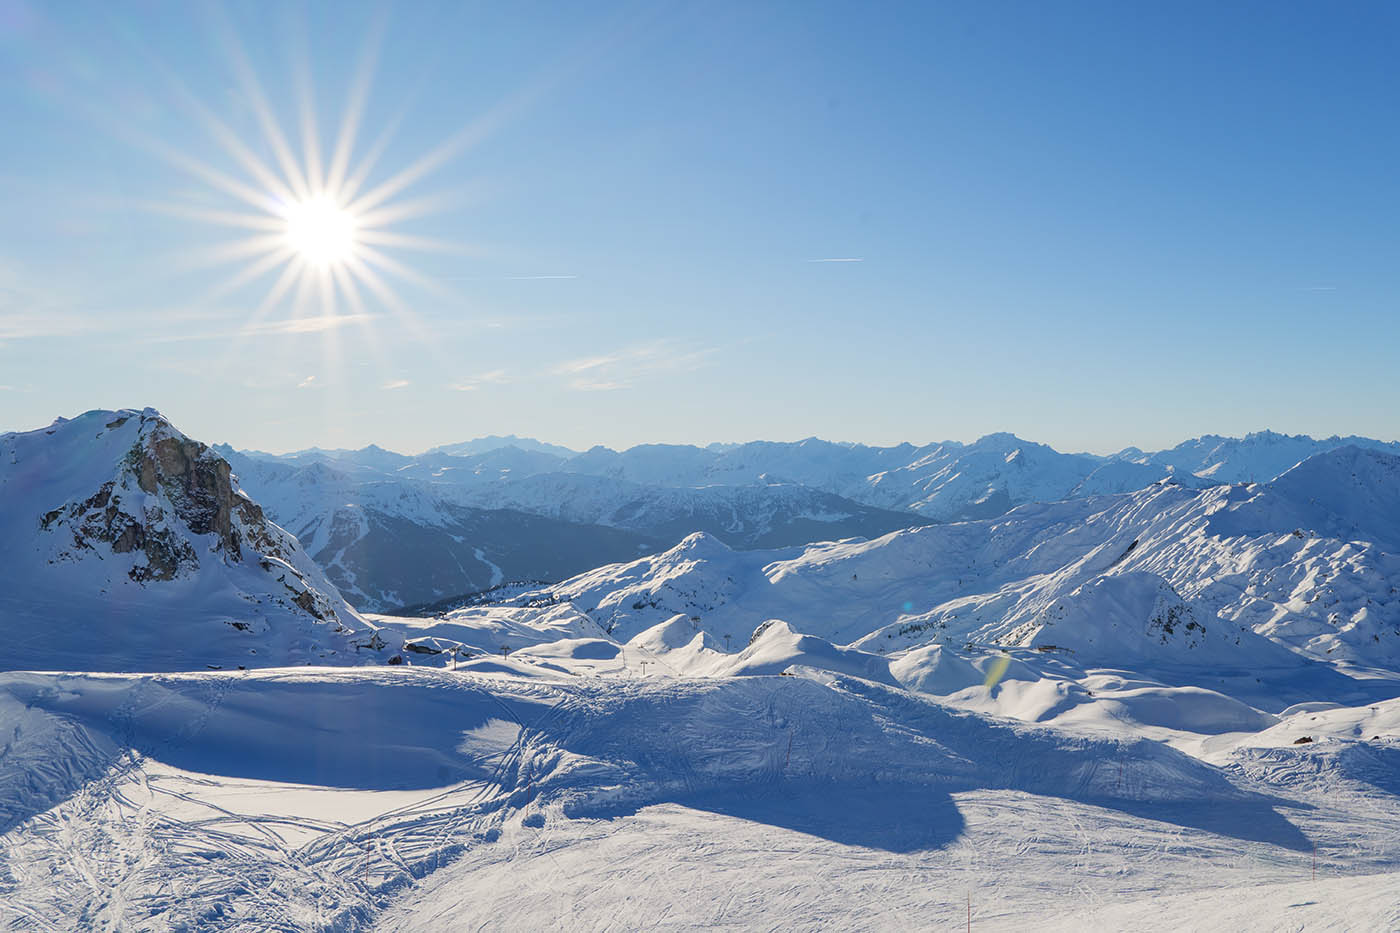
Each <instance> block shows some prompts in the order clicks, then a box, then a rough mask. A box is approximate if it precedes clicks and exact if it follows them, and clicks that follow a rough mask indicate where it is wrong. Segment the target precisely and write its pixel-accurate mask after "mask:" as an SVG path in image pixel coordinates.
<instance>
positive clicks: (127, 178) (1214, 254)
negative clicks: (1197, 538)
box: [0, 0, 1400, 452]
mask: <svg viewBox="0 0 1400 933" xmlns="http://www.w3.org/2000/svg"><path fill="white" fill-rule="evenodd" d="M374 37H379V41H378V42H377V43H376V42H375V41H374ZM1397 41H1400V8H1397V7H1395V6H1393V5H1390V4H1383V3H1374V4H1367V3H1354V4H1346V5H1325V4H1304V3H1282V4H1280V3H1257V4H1247V3H1245V4H1216V3H1171V4H1156V5H1149V4H1122V3H1075V2H1066V3H1057V4H1039V3H995V2H976V3H971V2H969V3H961V4H951V3H914V4H907V5H906V4H895V3H890V4H860V3H850V4H818V3H792V4H754V3H734V4H725V3H690V4H643V3H635V4H622V5H608V4H604V3H577V4H568V3H512V4H477V5H467V4H457V3H444V4H436V5H434V4H427V3H422V4H397V5H393V6H392V7H390V6H388V5H378V6H376V5H357V4H353V3H335V4H330V3H326V4H313V5H310V6H305V7H296V6H289V5H283V4H273V3H263V4H258V3H246V4H229V5H227V6H221V5H218V4H208V5H203V6H201V5H199V4H184V3H168V4H166V3H151V2H143V3H92V4H83V3H64V4H38V3H31V2H27V0H0V126H3V127H4V136H5V143H4V145H3V147H0V205H3V207H2V208H0V210H2V211H3V214H0V217H3V220H4V223H0V387H2V388H0V430H4V429H11V428H13V429H25V428H32V427H36V426H39V425H42V424H46V423H47V422H49V421H50V420H52V419H53V418H54V417H55V416H58V415H70V416H71V415H73V414H75V413H77V412H80V411H83V410H86V409H89V408H94V407H125V406H144V405H152V406H155V407H158V408H160V409H161V410H163V411H164V412H166V413H167V414H168V415H169V416H170V417H171V418H172V419H173V420H174V421H175V423H176V424H177V425H179V426H180V427H181V428H182V429H184V430H185V431H186V432H187V433H190V434H192V435H194V436H196V437H199V438H201V439H203V440H207V441H211V442H213V441H225V440H226V441H229V442H232V443H234V444H235V445H237V446H245V447H257V448H262V449H268V450H285V449H292V448H298V447H305V446H311V445H320V446H361V445H363V444H366V443H370V442H376V443H379V444H381V445H383V446H387V447H392V448H396V449H402V450H418V449H422V448H425V447H428V446H431V445H433V444H437V443H443V442H448V441H453V440H459V439H463V438H466V437H471V436H476V435H480V434H488V433H517V434H527V435H533V436H538V437H540V438H542V439H547V440H551V441H555V442H558V443H564V444H568V445H570V446H574V447H587V446H589V445H591V444H594V443H603V444H608V445H610V446H615V447H618V446H627V445H630V444H635V443H642V442H649V441H664V442H699V443H704V442H709V441H716V440H726V441H729V440H747V439H753V438H771V439H796V438H801V437H805V436H809V435H819V436H822V437H827V438H831V439H837V440H857V441H865V442H869V443H893V442H898V441H901V440H910V441H914V442H924V441H929V440H939V439H945V438H952V439H961V440H970V439H973V438H975V437H977V436H979V435H981V434H984V433H988V432H991V431H997V430H1011V431H1015V432H1016V433H1018V434H1021V435H1022V436H1025V437H1029V438H1032V439H1034V440H1039V441H1043V442H1046V443H1050V444H1053V445H1054V446H1057V447H1060V448H1062V449H1087V450H1094V451H1099V452H1106V451H1111V450H1116V449H1118V448H1120V447H1123V446H1125V445H1128V444H1135V445H1138V446H1142V447H1158V446H1166V445H1170V444H1173V443H1175V442H1177V441H1179V440H1181V439H1183V438H1185V437H1187V436H1192V435H1197V434H1201V433H1210V432H1213V433H1230V434H1239V433H1244V432H1247V431H1250V430H1258V429H1261V428H1265V427H1268V428H1272V429H1275V430H1282V431H1288V432H1308V433H1313V434H1331V433H1342V434H1346V433H1359V434H1368V435H1372V436H1378V437H1382V438H1386V439H1394V438H1396V437H1397V436H1400V407H1397V406H1396V405H1395V400H1396V399H1397V398H1400V368H1397V367H1396V366H1395V365H1394V361H1395V360H1396V359H1400V323H1397V316H1396V307H1395V303H1396V302H1395V299H1396V296H1397V294H1400V290H1397V285H1400V262H1398V261H1397V259H1396V253H1397V247H1400V237H1398V236H1397V218H1400V188H1398V187H1397V186H1396V185H1395V183H1394V170H1395V169H1394V167H1395V166H1396V165H1397V164H1400V130H1398V129H1397V124H1396V120H1395V105H1394V92H1393V85H1394V70H1395V69H1394V49H1395V47H1396V45H1397ZM374 48H377V57H376V59H375V67H374V68H373V70H372V71H370V70H368V69H366V68H364V67H363V62H365V60H366V49H374ZM239 49H241V50H242V54H243V55H245V56H246V60H247V62H248V66H249V71H250V72H251V73H252V74H253V75H255V79H256V84H257V85H258V86H259V87H261V89H262V92H263V93H264V95H265V97H266V99H267V100H268V102H269V105H270V108H271V109H272V110H273V111H274V112H275V117H276V119H277V121H278V123H279V125H280V126H281V127H282V131H283V132H284V133H286V134H287V136H288V137H289V139H290V141H291V146H292V148H293V149H294V150H296V151H295V154H294V155H295V161H296V163H297V164H298V165H304V164H305V159H306V153H305V152H304V151H303V148H302V146H301V145H300V142H301V140H300V134H299V131H298V125H299V120H300V114H301V104H300V102H301V100H302V99H303V98H302V96H301V90H300V89H301V88H302V87H305V86H309V87H310V88H311V89H312V93H311V95H310V105H309V107H307V108H306V109H307V112H309V113H311V114H312V115H313V117H312V119H313V122H314V124H315V128H316V136H317V138H318V139H319V140H320V146H321V148H322V150H323V156H326V157H328V156H329V153H330V150H331V149H332V148H333V144H334V141H335V138H336V135H337V131H338V129H339V127H340V126H341V125H342V115H343V113H344V109H345V105H346V101H347V97H348V96H349V95H350V93H351V90H352V88H353V86H354V84H355V79H356V76H357V75H361V74H363V75H367V76H372V77H370V78H369V81H368V85H367V87H368V93H367V96H366V98H365V101H366V103H365V107H364V111H363V117H362V120H361V123H360V126H359V132H358V134H357V135H356V137H355V145H354V147H353V148H352V149H351V160H350V162H351V165H352V166H354V165H359V164H362V162H363V158H364V156H365V155H366V153H368V152H369V151H370V150H371V149H372V148H373V147H374V145H375V143H376V141H377V140H380V139H381V138H382V139H385V140H387V142H385V143H384V145H383V147H382V152H381V154H380V155H379V157H378V159H377V161H375V162H374V163H373V167H372V169H371V171H370V172H369V174H368V176H367V178H366V189H372V188H374V187H375V186H376V185H377V184H379V183H382V182H384V181H387V180H390V179H392V178H394V176H395V175H396V174H398V173H399V172H401V171H402V170H404V169H406V168H408V167H410V166H413V165H415V164H416V163H419V161H420V160H421V159H423V157H424V156H426V155H430V154H433V153H443V150H442V149H441V147H442V146H443V144H444V143H446V142H449V141H452V140H454V139H455V140H456V141H457V145H456V146H455V148H453V149H452V150H451V151H450V152H446V153H443V154H444V155H445V156H446V157H445V158H443V159H442V160H440V163H441V164H436V165H434V166H432V171H429V172H426V173H424V174H423V175H422V176H421V177H417V178H415V179H414V180H413V183H412V184H410V185H408V186H407V187H405V188H404V189H403V190H402V191H399V192H396V193H395V194H394V196H393V197H392V198H390V199H389V201H388V203H391V204H398V205H401V206H402V207H403V208H404V210H405V212H411V211H413V210H415V209H417V208H422V207H425V206H426V207H433V208H435V210H433V211H432V212H431V213H425V214H419V215H416V216H406V217H404V218H402V219H400V220H398V221H396V222H394V223H393V224H392V230H393V232H394V233H396V234H399V235H403V236H412V237H417V238H422V239H431V240H432V241H433V242H434V243H435V244H436V247H435V248H434V249H433V250H431V251H422V250H418V249H409V248H400V247H397V246H395V247H389V246H385V247H384V248H383V252H384V253H387V254H389V255H390V257H391V258H393V259H395V260H397V261H398V262H399V263H401V264H402V265H403V266H404V267H406V268H407V270H408V272H407V277H402V278H393V277H389V278H388V279H386V281H387V282H388V284H389V285H390V286H391V288H392V294H393V299H392V300H382V299H380V298H378V297H376V296H375V295H373V294H369V293H365V294H364V295H363V300H362V303H361V305H360V306H359V307H358V309H355V308H351V307H349V306H348V304H347V303H346V302H345V301H344V300H343V297H344V296H341V297H340V298H338V299H337V301H336V304H335V305H333V306H332V307H331V308H330V309H329V311H327V310H326V309H325V308H323V307H321V306H319V305H318V306H316V307H310V306H309V303H308V302H305V301H304V302H301V303H297V302H295V301H294V300H292V299H293V298H294V296H293V295H288V296H286V297H284V299H283V300H282V301H281V302H279V303H278V304H276V305H275V306H272V307H270V308H263V309H262V310H261V311H259V306H260V305H263V304H264V299H265V298H266V297H267V295H268V293H269V292H270V291H271V290H272V288H273V285H274V282H275V280H276V278H277V275H278V270H277V269H270V270H269V271H267V272H266V273H265V274H263V275H260V276H257V277H254V278H252V279H251V280H250V281H247V282H245V283H244V284H243V285H242V286H240V287H238V288H235V289H232V290H230V289H227V288H224V289H222V290H221V289H220V285H221V283H225V282H227V281H228V280H229V279H230V277H232V276H235V275H237V274H238V273H239V271H240V269H244V268H247V267H248V266H249V264H250V262H251V261H252V260H251V259H250V258H243V259H241V260H240V261H235V262H227V263H224V264H221V265H209V264H208V254H209V253H210V251H211V250H217V249H219V248H221V247H227V245H228V244H230V243H232V242H234V241H236V240H237V239H239V238H240V237H244V236H246V235H247V231H241V230H237V229H233V228H229V227H226V226H221V225H218V224H215V223H212V222H211V221H210V220H209V219H208V218H207V216H205V215H207V214H208V213H209V212H211V211H219V212H225V213H227V212H233V211H244V212H246V211H247V210H248V205H246V204H242V203H240V202H239V200H238V199H237V198H235V197H233V196H231V195H229V194H228V193H226V192H224V191H221V190H220V189H219V188H218V187H216V186H215V185H213V184H211V183H209V182H208V180H207V178H205V177H201V175H200V170H201V168H200V167H202V168H203V170H205V171H206V173H207V170H213V171H216V172H218V173H221V174H222V175H223V176H229V177H234V178H237V179H239V180H240V181H241V182H243V183H246V184H248V185H250V186H252V187H253V188H258V187H259V186H258V182H257V180H256V179H254V178H253V177H252V176H250V174H249V173H248V172H247V171H246V170H245V167H244V166H242V165H240V163H239V161H238V160H237V159H236V158H235V157H234V155H233V154H232V153H231V151H230V148H229V146H228V145H227V144H226V142H221V141H220V140H219V138H218V137H217V135H216V134H215V133H211V132H210V131H209V128H208V125H207V123H206V122H204V121H203V120H202V118H201V117H200V113H201V112H204V113H207V114H212V115H214V117H215V118H216V119H217V120H218V121H219V122H220V123H221V124H222V125H223V126H224V127H225V128H226V130H227V131H228V133H229V134H230V135H231V136H232V137H234V138H236V139H238V140H240V141H242V144H243V145H245V146H246V147H247V149H248V150H249V151H250V152H251V153H252V154H253V155H254V156H256V157H257V158H258V159H260V160H262V161H263V162H265V163H266V164H268V165H269V166H272V167H273V168H274V173H275V172H276V165H277V160H276V150H275V147H274V146H273V145H272V144H271V143H270V142H269V137H268V134H267V132H266V129H265V127H264V126H263V125H262V124H260V122H259V120H258V118H257V107H256V100H255V95H254V94H253V93H252V92H251V91H250V90H249V87H250V85H249V84H248V82H247V81H246V80H243V79H240V76H239V70H238V68H237V65H236V62H237V61H238V55H239V54H240V53H239V51H238V50H239ZM299 75H304V76H306V79H307V80H299V77H298V76H299ZM323 161H324V160H323ZM181 166H184V167H183V168H182V167H181ZM192 167H193V168H192ZM832 259H841V260H859V261H845V262H825V261H819V260H832ZM201 260H203V262H201Z"/></svg>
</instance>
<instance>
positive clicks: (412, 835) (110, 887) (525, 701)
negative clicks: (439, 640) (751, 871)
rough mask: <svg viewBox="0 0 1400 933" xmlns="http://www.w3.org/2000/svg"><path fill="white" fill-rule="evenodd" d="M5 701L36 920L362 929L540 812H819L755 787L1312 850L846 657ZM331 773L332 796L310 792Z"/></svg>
mask: <svg viewBox="0 0 1400 933" xmlns="http://www.w3.org/2000/svg"><path fill="white" fill-rule="evenodd" d="M0 703H3V704H5V708H6V709H11V708H14V707H15V706H18V707H21V708H23V709H25V710H26V712H25V714H24V719H23V720H22V725H23V726H24V728H23V729H21V730H20V731H19V732H18V734H17V735H16V736H15V737H14V738H13V739H12V740H11V741H10V742H9V743H8V745H7V747H6V754H5V756H4V758H0V762H7V763H9V764H8V765H7V767H6V768H5V769H3V770H0V778H2V779H3V783H0V813H3V814H5V822H4V824H3V825H0V830H3V831H5V835H4V837H3V839H4V841H5V846H4V848H3V850H0V852H3V861H2V862H0V922H3V923H4V924H6V926H8V927H9V928H12V929H31V928H43V929H50V930H51V929H80V928H84V927H86V926H88V925H91V924H98V925H103V926H110V927H113V928H117V929H125V928H136V927H139V928H145V929H181V928H192V927H197V928H199V929H239V928H242V927H243V926H245V925H246V924H248V923H249V922H251V921H252V920H253V919H254V918H256V919H257V920H258V921H259V922H261V923H263V924H264V925H265V928H268V929H274V930H282V929H287V930H290V929H350V928H358V927H361V926H364V925H366V923H367V921H368V919H369V918H370V917H371V916H372V915H373V914H374V913H375V912H376V911H377V910H378V909H379V908H381V907H383V906H386V905H387V904H389V903H390V900H389V899H390V897H391V896H393V895H395V894H397V893H398V892H400V891H401V890H403V889H404V887H405V886H409V885H412V884H414V883H415V881H416V880H417V879H419V878H422V877H424V876H425V875H427V874H429V873H431V872H433V871H436V870H439V869H441V868H442V867H443V866H445V865H447V864H450V863H451V862H453V861H455V860H458V859H466V860H470V859H472V858H473V857H475V856H474V852H475V851H476V850H477V849H483V848H489V847H490V846H492V845H493V844H495V840H498V839H500V838H501V836H502V834H503V833H511V832H518V831H520V828H521V827H524V828H528V827H540V826H547V825H548V826H555V827H556V828H558V827H561V826H563V825H566V824H568V823H571V822H574V821H585V823H588V822H590V821H596V820H599V819H603V820H616V819H618V818H620V817H623V816H625V815H627V814H632V813H636V812H637V811H638V810H639V809H641V808H646V807H654V806H656V805H658V804H662V803H674V804H679V805H682V806H687V807H691V808H693V809H696V810H702V811H711V812H715V813H719V814H731V815H736V816H740V817H742V818H745V819H750V820H760V821H762V820H766V819H772V820H774V823H775V825H776V826H783V825H785V824H789V823H790V820H791V819H792V818H793V817H795V816H796V817H800V816H801V815H800V814H795V813H793V812H791V811H787V812H785V811H784V810H783V809H782V808H781V807H780V808H776V809H773V808H769V807H767V806H766V805H759V806H755V805H754V804H755V801H761V800H762V799H764V795H766V794H776V795H779V797H781V796H782V795H792V794H796V795H798V796H799V797H801V798H803V799H811V800H816V799H822V800H826V801H827V802H828V805H830V806H832V807H835V808H837V809H838V810H839V808H841V807H843V806H856V807H858V808H862V810H863V812H865V814H866V815H867V816H868V817H872V819H871V820H869V821H867V822H865V823H864V824H861V825H853V824H849V823H843V822H842V821H841V820H839V819H832V820H825V818H823V817H822V815H821V814H820V813H819V812H818V813H812V814H809V815H808V816H807V817H805V818H799V819H798V821H797V824H796V825H789V828H791V829H796V830H798V831H800V832H807V833H810V834H812V835H815V836H818V837H825V838H829V839H832V841H835V842H838V843H840V844H843V845H854V846H857V847H860V848H863V849H875V850H884V851H888V852H893V853H899V852H914V851H923V852H928V851H936V850H938V849H941V848H945V847H948V846H951V845H954V844H955V843H956V841H957V839H958V837H959V836H960V835H961V834H962V833H963V831H964V820H963V818H962V817H961V816H960V814H959V811H958V806H957V804H956V802H955V801H954V800H953V799H952V798H951V797H950V795H951V794H955V793H959V792H966V791H969V790H974V789H983V790H986V789H1002V790H1014V791H1017V792H1021V793H1029V794H1035V795H1042V796H1049V797H1058V798H1063V799H1066V800H1073V801H1083V802H1092V803H1093V805H1095V806H1098V807H1105V808H1108V809H1110V810H1117V811H1120V812H1122V813H1123V814H1125V815H1127V816H1130V817H1133V816H1135V815H1136V814H1139V813H1142V812H1143V811H1144V810H1146V809H1148V808H1150V807H1152V806H1158V805H1163V806H1167V807H1168V809H1170V807H1172V806H1178V805H1179V806H1180V807H1182V808H1184V809H1181V810H1180V812H1179V813H1178V814H1177V815H1176V817H1174V818H1175V819H1178V820H1179V821H1180V825H1182V826H1185V827H1190V828H1192V829H1194V830H1199V831H1204V832H1208V833H1221V834H1224V835H1227V836H1231V837H1236V838H1239V839H1241V840H1245V841H1249V842H1258V843H1264V844H1267V845H1270V846H1281V847H1283V848H1284V849H1292V850H1300V849H1302V848H1305V847H1306V845H1307V842H1306V840H1305V838H1304V837H1303V835H1302V834H1301V833H1300V832H1299V831H1298V829H1297V828H1296V827H1294V826H1293V824H1292V823H1290V822H1289V820H1288V818H1287V817H1286V816H1285V815H1283V814H1282V813H1280V812H1279V811H1278V810H1277V809H1276V807H1277V806H1278V804H1277V802H1276V801H1273V800H1271V799H1269V798H1268V797H1265V796H1261V795H1259V794H1257V793H1254V792H1252V791H1248V790H1242V789H1240V788H1238V787H1236V786H1235V784H1234V783H1232V781H1231V779H1230V778H1229V776H1228V774H1227V773H1226V772H1224V771H1221V770H1219V769H1216V768H1214V767H1212V766H1210V765H1206V764H1203V763H1201V762H1198V761H1196V760H1193V759H1191V758H1189V757H1187V756H1185V755H1183V754H1180V753H1178V752H1175V751H1173V750H1171V749H1169V748H1167V747H1165V746H1163V745H1160V744H1159V743H1156V742H1151V741H1147V740H1142V739H1139V740H1123V739H1110V738H1092V737H1087V736H1077V737H1076V736H1071V735H1067V734H1064V733H1060V732H1056V731H1052V730H1042V729H1037V728H1033V727H1026V726H1019V725H1014V724H1009V723H1004V722H996V721H992V720H988V719H985V718H983V717H980V716H977V715H974V714H969V713H959V712H955V711H951V710H949V709H946V708H944V707H942V706H940V705H938V704H936V703H932V702H928V701H925V700H921V699H917V698H915V697H913V696H911V695H909V694H906V693H903V692H902V691H898V690H890V689H888V688H884V687H880V686H878V685H875V684H872V683H870V682H868V681H863V680H854V679H843V678H839V677H836V678H827V679H826V680H825V682H819V681H817V680H811V679H807V678H804V677H748V678H734V679H719V680H702V681H685V680H645V681H635V680H634V681H611V682H599V681H591V682H590V681H586V680H585V681H575V682H572V683H569V684H558V685H551V684H543V683H539V682H533V683H532V682H525V681H520V680H515V679H510V678H499V677H478V676H473V675H464V674H456V675H454V674H449V673H438V674H431V673H427V672H411V671H405V672H402V673H397V672H392V671H385V670H380V671H377V672H369V671H342V672H332V671H327V670H312V671H306V672H300V673H293V672H275V671H268V672H248V673H246V674H204V675H164V676H144V677H131V676H125V677H114V676H107V677H94V676H91V675H37V674H11V675H4V676H0ZM45 760H49V761H54V760H57V761H61V762H62V763H63V767H64V768H65V774H66V776H67V777H66V779H65V780H63V781H59V782H55V783H54V784H53V785H52V791H51V793H50V795H49V796H48V797H44V796H42V795H36V794H35V793H34V791H33V788H32V787H31V786H30V784H29V782H27V781H26V780H25V779H24V777H23V774H24V772H23V771H21V770H20V768H19V767H17V765H18V766H31V767H32V766H33V765H34V764H35V763H37V762H41V761H45ZM239 787H247V788H250V789H252V788H260V790H257V791H256V792H255V793H254V795H253V796H251V797H248V796H246V794H245V795H243V796H240V794H241V793H242V792H235V791H236V790H237V788H239ZM314 788H323V789H326V790H324V791H322V792H321V796H322V797H324V798H325V799H326V801H329V802H328V803H323V804H321V805H319V806H317V807H311V808H310V811H311V812H303V813H299V812H297V811H296V810H295V809H291V810H289V806H290V807H295V803H294V801H296V800H306V799H309V798H308V795H312V794H314V793H315V791H314ZM230 789H232V791H231V790H230ZM329 789H335V793H334V794H332V795H330V796H327V794H328V793H329ZM374 795H379V797H378V799H379V800H381V801H382V802H381V803H375V802H374V800H375V799H376V798H375V796H374ZM54 797H57V798H58V799H54ZM282 797H286V798H287V800H286V801H284V800H282V799H281V798H282ZM882 799H884V800H887V801H896V802H900V804H901V805H904V804H913V803H916V802H917V806H918V807H919V810H920V811H921V812H920V813H906V814H901V815H896V814H895V813H893V812H890V811H888V810H883V809H881V808H880V807H879V806H878V805H876V803H875V802H876V801H879V800H882ZM240 801H241V802H240ZM288 801H293V802H292V803H289V802H288ZM334 801H342V802H341V803H339V804H335V803H334ZM1173 802H1177V803H1176V804H1173ZM259 806H261V807H264V808H266V809H264V810H259V809H254V808H256V807H259ZM336 806H339V807H341V808H342V810H341V811H337V810H336ZM366 807H368V808H369V812H368V814H367V815H365V816H363V817H361V818H360V819H354V818H352V816H351V811H355V810H356V809H357V808H358V809H359V810H360V811H361V812H363V810H364V808H366ZM1222 808H1228V810H1229V811H1232V812H1234V813H1235V814H1236V816H1235V817H1234V818H1226V817H1224V816H1223V815H1222V814H1223V813H1225V812H1226V810H1225V809H1222ZM463 893H464V895H467V894H468V892H463ZM468 896H469V895H468ZM39 918H46V920H44V921H42V922H39V923H38V924H37V925H36V920H38V919H39ZM45 922H46V923H48V924H49V925H47V926H44V925H43V923H45ZM507 925H509V924H507Z"/></svg>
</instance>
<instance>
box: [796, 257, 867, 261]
mask: <svg viewBox="0 0 1400 933" xmlns="http://www.w3.org/2000/svg"><path fill="white" fill-rule="evenodd" d="M807 261H808V262H865V257H864V256H838V257H835V258H833V259H809V260H807Z"/></svg>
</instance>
